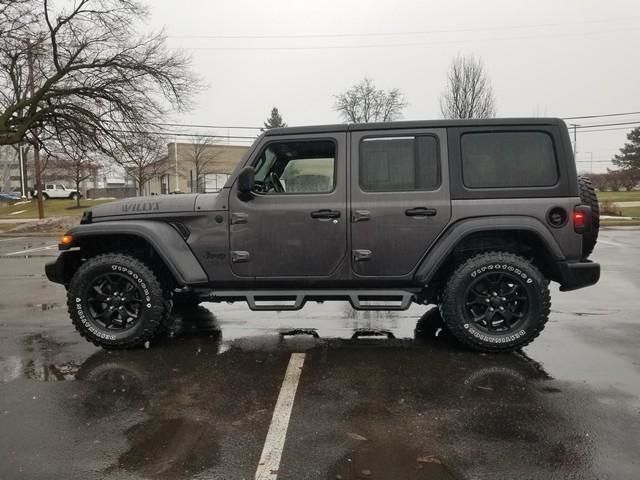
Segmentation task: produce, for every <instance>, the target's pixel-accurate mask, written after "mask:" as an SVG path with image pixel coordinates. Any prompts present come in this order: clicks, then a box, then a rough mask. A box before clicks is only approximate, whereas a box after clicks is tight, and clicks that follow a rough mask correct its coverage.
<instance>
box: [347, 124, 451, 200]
mask: <svg viewBox="0 0 640 480" xmlns="http://www.w3.org/2000/svg"><path fill="white" fill-rule="evenodd" d="M439 185H440V159H439V155H438V141H437V139H436V138H435V137H433V136H430V135H429V136H426V135H425V136H417V137H413V136H410V137H377V138H365V139H363V140H362V141H361V143H360V187H361V188H362V190H364V191H365V192H404V191H411V190H433V189H435V188H437V187H438V186H439Z"/></svg>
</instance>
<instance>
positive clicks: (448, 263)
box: [46, 118, 600, 351]
mask: <svg viewBox="0 0 640 480" xmlns="http://www.w3.org/2000/svg"><path fill="white" fill-rule="evenodd" d="M597 233H598V203H597V199H596V196H595V193H594V191H593V188H592V187H591V184H590V182H589V180H588V179H587V178H578V176H577V173H576V165H575V161H574V158H573V153H572V149H571V143H570V139H569V135H568V132H567V127H566V125H565V124H564V122H563V121H562V120H559V119H553V118H529V119H492V120H459V121H452V120H440V121H417V122H393V123H372V124H355V125H344V124H343V125H326V126H317V127H292V128H278V129H273V130H269V131H267V132H265V133H264V134H263V135H262V136H260V137H259V138H258V139H257V140H256V142H255V143H254V144H253V146H252V147H251V148H250V149H249V151H248V153H247V155H246V156H245V158H244V159H243V160H242V161H241V162H240V164H239V165H238V166H237V168H236V170H235V172H234V173H233V174H232V175H231V177H230V178H229V180H228V182H227V183H226V185H225V186H224V188H223V189H222V190H221V191H220V192H219V193H218V194H201V195H197V194H190V195H179V196H153V197H147V198H132V199H125V200H122V201H119V202H114V203H110V204H106V205H101V206H97V207H94V208H92V209H91V210H88V211H86V212H85V214H84V216H83V218H82V221H81V225H79V226H77V227H74V228H72V229H71V230H70V231H69V232H68V233H67V234H66V235H65V236H64V237H62V239H61V242H60V250H61V253H60V255H59V257H58V259H57V260H56V261H54V262H51V263H49V264H48V265H47V266H46V273H47V276H48V278H49V279H50V280H51V281H54V282H58V283H61V284H63V285H65V286H66V288H67V291H68V307H69V314H70V315H71V319H72V321H73V323H74V325H75V326H76V328H77V329H78V331H79V332H80V333H81V334H82V335H83V336H84V337H86V338H87V339H88V340H90V341H91V342H93V343H95V344H96V345H101V346H103V347H105V348H129V347H135V346H138V345H140V344H143V343H145V342H147V341H149V340H152V339H153V338H154V336H156V335H158V334H159V332H161V331H162V330H163V329H164V328H166V326H167V322H168V319H169V314H170V313H171V310H172V309H175V308H178V307H179V306H180V305H182V306H185V305H186V306H194V305H197V304H198V303H199V302H201V301H209V302H222V301H231V302H233V301H246V302H247V303H248V305H249V307H250V308H251V309H252V310H297V309H300V308H302V307H303V306H304V305H305V303H306V302H307V301H327V300H346V301H348V302H350V303H351V305H352V306H353V308H355V309H358V310H367V309H369V310H402V309H406V308H408V307H409V306H410V305H411V304H412V303H413V302H415V303H420V304H425V305H426V304H437V305H438V306H439V311H440V313H441V316H442V320H443V321H444V324H445V325H446V327H447V328H448V329H449V330H450V331H451V333H452V334H453V335H454V336H455V337H456V338H457V339H458V340H460V341H461V342H463V343H464V344H466V345H467V346H469V347H472V348H475V349H478V350H482V351H512V350H515V349H518V348H521V347H523V346H524V345H526V344H528V343H529V342H531V341H532V340H533V339H534V338H536V337H537V336H538V335H539V334H540V332H541V331H542V329H543V328H544V326H545V323H546V322H547V319H548V317H549V309H550V305H551V302H550V295H549V282H550V281H554V282H558V283H559V284H560V290H562V291H567V290H573V289H577V288H581V287H585V286H588V285H593V284H594V283H596V282H597V281H598V278H599V276H600V266H599V265H598V264H597V263H593V262H591V261H589V260H588V259H587V258H588V257H589V255H590V254H591V252H592V250H593V248H594V246H595V243H596V237H597Z"/></svg>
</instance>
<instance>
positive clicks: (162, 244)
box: [68, 220, 209, 285]
mask: <svg viewBox="0 0 640 480" xmlns="http://www.w3.org/2000/svg"><path fill="white" fill-rule="evenodd" d="M68 234H69V235H71V236H72V237H73V239H74V244H75V241H76V240H81V239H89V238H92V237H100V236H105V235H132V236H136V237H139V238H142V239H143V240H145V241H146V242H147V243H148V244H149V245H150V246H151V247H152V248H153V249H154V250H155V252H156V253H157V254H158V256H159V257H160V258H161V259H162V261H163V262H164V263H165V265H166V266H167V268H168V269H169V271H170V272H171V273H172V274H173V276H174V277H175V279H176V281H177V282H178V283H179V284H181V285H191V284H198V283H207V282H208V281H209V277H208V276H207V274H206V272H205V271H204V269H203V268H202V265H200V262H198V259H197V258H196V256H195V254H194V253H193V252H192V251H191V249H190V248H189V245H187V242H186V241H185V240H184V238H183V237H182V236H181V235H180V234H179V233H178V232H177V231H176V229H175V228H173V227H172V226H171V225H169V224H167V223H164V222H153V221H144V220H127V221H109V222H100V223H93V224H86V225H78V226H76V227H73V228H72V229H71V230H69V232H68Z"/></svg>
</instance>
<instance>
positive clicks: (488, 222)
mask: <svg viewBox="0 0 640 480" xmlns="http://www.w3.org/2000/svg"><path fill="white" fill-rule="evenodd" d="M487 230H491V231H500V230H510V231H513V230H516V231H526V232H531V233H534V234H536V235H537V236H538V237H539V238H540V239H541V240H542V241H543V244H544V245H546V247H547V250H548V251H549V252H550V253H551V255H553V258H554V260H562V259H563V258H564V254H563V252H562V249H561V248H560V246H559V245H558V243H557V242H556V241H555V239H554V238H553V236H552V235H551V234H550V233H549V230H548V229H547V228H545V227H544V225H543V224H542V223H541V222H540V221H539V220H537V219H535V218H533V217H525V216H503V217H497V216H487V217H482V218H473V219H468V218H467V219H464V220H461V221H459V222H458V223H454V224H453V225H452V226H451V227H450V228H449V229H447V231H446V232H445V234H444V235H443V236H442V238H440V240H439V241H438V243H437V245H436V246H435V247H434V248H433V249H432V250H431V251H429V254H428V255H427V256H426V258H425V260H424V262H423V263H422V264H421V265H420V267H419V268H418V270H417V271H416V274H415V279H416V281H418V282H420V283H423V284H426V283H428V282H429V280H430V279H431V278H432V277H433V276H434V275H435V274H436V273H437V271H438V267H440V265H441V264H442V263H443V262H444V261H445V260H446V258H447V255H448V254H449V253H450V252H451V251H453V249H454V248H455V247H456V245H458V244H459V243H460V241H461V240H463V239H464V238H465V237H466V236H468V235H471V234H472V233H476V232H484V231H487Z"/></svg>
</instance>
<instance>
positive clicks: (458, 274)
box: [440, 251, 551, 352]
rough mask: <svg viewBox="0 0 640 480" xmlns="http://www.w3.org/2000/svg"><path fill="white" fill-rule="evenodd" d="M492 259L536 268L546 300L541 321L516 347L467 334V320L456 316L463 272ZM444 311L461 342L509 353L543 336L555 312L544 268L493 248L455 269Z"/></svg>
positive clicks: (444, 300) (442, 307)
mask: <svg viewBox="0 0 640 480" xmlns="http://www.w3.org/2000/svg"><path fill="white" fill-rule="evenodd" d="M489 258H491V260H489ZM490 262H505V263H510V264H512V265H513V264H520V265H522V264H525V265H526V266H527V268H529V269H531V270H532V271H533V273H534V276H535V278H534V281H535V282H536V285H538V286H539V293H540V297H541V299H542V303H541V305H540V314H539V317H538V321H537V322H535V325H534V326H533V327H532V329H531V330H529V331H528V332H527V336H526V337H525V339H524V340H523V341H521V342H520V343H518V345H517V346H515V347H514V346H513V345H510V344H506V345H505V344H491V343H486V342H481V341H479V340H477V339H475V337H472V336H470V335H468V334H467V333H466V330H465V329H464V327H463V324H464V322H461V321H459V319H458V318H456V316H455V314H454V313H453V312H455V311H456V309H455V307H456V305H458V304H459V302H460V298H459V297H460V291H459V287H457V284H458V283H459V282H460V281H461V280H462V279H463V276H464V275H465V273H463V272H465V271H466V270H467V269H468V268H469V267H472V266H473V265H478V266H481V265H484V264H486V263H490ZM472 268H473V267H472ZM440 313H441V315H442V318H443V319H444V322H445V324H446V325H447V327H448V329H449V331H450V332H451V334H452V335H453V336H454V337H455V338H456V339H457V340H458V341H460V342H461V343H463V344H464V345H466V346H468V347H470V348H472V349H474V350H479V351H483V352H509V351H514V350H518V349H520V348H522V347H525V346H526V345H528V344H530V343H531V342H532V341H533V340H535V339H536V338H537V337H538V336H539V335H540V333H541V332H542V330H544V327H545V325H546V323H547V320H548V319H549V314H550V313H551V294H550V292H549V282H548V280H547V279H545V278H544V276H543V275H542V273H541V272H540V270H539V269H538V268H537V267H536V266H535V265H534V264H532V263H531V262H529V261H528V260H526V259H525V258H522V257H521V256H519V255H516V254H514V253H509V252H503V251H490V252H485V253H480V254H478V255H475V256H473V257H471V258H469V259H467V260H466V261H465V262H463V263H461V264H460V265H459V266H458V267H457V268H456V269H455V271H454V272H453V274H451V276H450V277H449V280H448V281H447V284H446V286H445V288H444V292H443V295H442V303H440ZM452 316H454V318H451V317H452Z"/></svg>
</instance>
